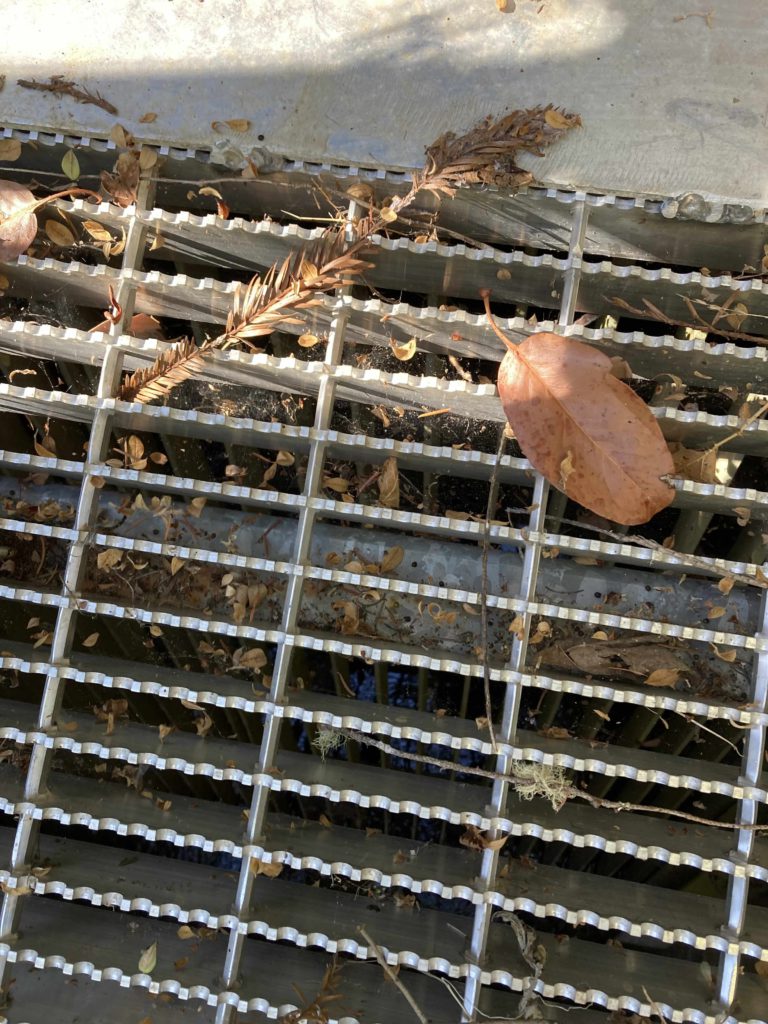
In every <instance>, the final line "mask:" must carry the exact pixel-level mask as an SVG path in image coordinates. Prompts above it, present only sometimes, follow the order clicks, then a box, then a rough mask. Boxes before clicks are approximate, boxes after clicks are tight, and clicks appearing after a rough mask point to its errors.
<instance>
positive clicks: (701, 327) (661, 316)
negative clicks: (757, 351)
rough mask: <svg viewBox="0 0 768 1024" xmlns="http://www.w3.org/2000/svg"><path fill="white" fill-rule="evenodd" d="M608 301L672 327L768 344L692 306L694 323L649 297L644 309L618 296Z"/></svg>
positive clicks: (762, 339) (637, 314) (758, 343)
mask: <svg viewBox="0 0 768 1024" xmlns="http://www.w3.org/2000/svg"><path fill="white" fill-rule="evenodd" d="M608 301H609V302H611V303H612V304H613V305H614V306H618V307H619V309H623V310H624V311H625V312H627V313H631V314H632V315H633V316H636V317H639V318H640V319H642V320H649V319H650V320H658V321H660V322H661V323H663V324H669V325H670V326H671V327H686V328H688V330H691V331H706V332H707V333H708V334H715V335H717V336H718V337H719V338H727V339H728V340H729V341H750V342H752V344H753V345H757V346H759V347H760V348H765V346H766V345H768V340H766V339H765V338H760V337H758V336H757V335H755V334H747V333H745V332H744V331H726V330H724V329H723V328H722V327H717V326H716V325H715V322H712V323H710V321H708V320H705V319H704V317H702V316H701V315H700V314H699V313H697V312H696V310H695V309H693V308H692V306H689V309H691V311H692V313H691V315H692V317H693V323H691V321H690V320H675V319H673V318H672V317H669V316H667V315H666V313H662V311H661V310H660V309H659V308H658V306H655V305H654V304H653V303H652V302H650V301H649V300H648V299H643V308H642V309H640V308H639V307H637V306H630V304H629V303H628V302H625V301H624V299H620V298H618V297H617V296H613V298H611V299H609V300H608ZM689 302H690V300H689Z"/></svg>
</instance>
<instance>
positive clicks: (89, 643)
mask: <svg viewBox="0 0 768 1024" xmlns="http://www.w3.org/2000/svg"><path fill="white" fill-rule="evenodd" d="M98 642H99V634H98V633H91V635H90V636H87V637H86V638H85V640H83V647H95V646H96V644H97V643H98Z"/></svg>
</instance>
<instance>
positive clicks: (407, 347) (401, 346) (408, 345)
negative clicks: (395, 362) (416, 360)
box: [389, 337, 416, 363]
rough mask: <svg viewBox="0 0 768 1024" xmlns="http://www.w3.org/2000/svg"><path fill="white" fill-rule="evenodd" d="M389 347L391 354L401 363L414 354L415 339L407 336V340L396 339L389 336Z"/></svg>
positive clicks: (411, 357)
mask: <svg viewBox="0 0 768 1024" xmlns="http://www.w3.org/2000/svg"><path fill="white" fill-rule="evenodd" d="M389 347H390V349H391V350H392V355H393V356H394V357H395V359H399V360H400V362H401V363H406V362H408V360H409V359H413V357H414V356H415V355H416V339H415V338H409V339H408V341H402V342H401V341H397V339H396V338H393V337H390V339H389Z"/></svg>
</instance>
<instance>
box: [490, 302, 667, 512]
mask: <svg viewBox="0 0 768 1024" xmlns="http://www.w3.org/2000/svg"><path fill="white" fill-rule="evenodd" d="M484 299H485V304H486V312H487V313H488V317H489V319H491V315H490V306H489V303H488V293H487V292H486V293H485V295H484ZM496 331H497V333H498V334H499V335H500V336H501V337H502V338H503V339H504V341H505V343H506V344H507V345H508V351H507V354H506V355H505V356H504V359H503V361H502V363H501V367H500V368H499V380H498V389H499V396H500V398H501V401H502V404H503V406H504V412H505V414H506V416H507V420H508V421H509V424H510V426H511V427H512V430H513V431H514V434H515V438H516V439H517V442H518V444H519V445H520V447H521V448H522V450H523V453H524V454H525V456H526V457H527V458H528V459H529V460H530V462H531V463H532V464H533V466H534V468H535V469H537V470H538V471H539V473H541V474H542V475H543V476H545V477H546V478H547V480H549V482H550V483H551V484H553V485H554V486H555V487H557V488H558V489H559V490H561V491H563V492H564V493H565V494H567V495H568V497H569V498H572V499H573V500H574V501H577V502H578V503H579V504H580V505H583V506H584V508H588V509H590V510H591V511H592V512H595V513H597V515H600V516H603V517H605V518H606V519H610V520H612V521H613V522H616V523H623V524H625V525H635V524H637V523H645V522H647V521H648V520H649V519H651V518H652V517H653V516H654V515H655V514H656V513H657V512H660V511H661V510H662V509H663V508H666V507H667V506H668V505H669V504H670V503H671V502H672V499H673V498H674V496H675V492H674V489H673V488H672V487H670V486H669V484H668V483H666V482H665V481H664V480H663V479H662V477H664V476H671V475H672V474H673V473H674V470H675V467H674V463H673V461H672V456H671V455H670V452H669V449H668V448H667V444H666V441H665V440H664V436H663V434H662V433H661V430H660V428H659V425H658V423H657V422H656V419H655V417H654V415H653V413H652V412H651V410H650V409H649V408H648V406H647V405H646V404H645V402H643V400H642V399H641V398H639V397H638V396H637V395H636V394H635V393H634V391H632V389H631V388H629V387H628V386H627V385H626V384H625V383H624V382H623V381H620V380H618V379H617V378H616V377H614V376H613V374H612V372H611V369H612V366H611V360H610V359H609V358H608V356H606V355H604V354H603V353H602V352H599V351H598V350H597V349H594V348H591V347H590V346H589V345H585V344H583V343H582V342H580V341H575V340H574V339H572V338H564V337H562V336H561V335H559V334H549V333H544V334H534V335H531V336H530V337H529V338H526V340H525V341H523V342H522V343H521V344H520V345H512V343H511V342H509V341H508V339H506V337H505V336H504V335H503V334H502V333H501V331H499V330H498V328H496Z"/></svg>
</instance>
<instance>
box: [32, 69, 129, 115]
mask: <svg viewBox="0 0 768 1024" xmlns="http://www.w3.org/2000/svg"><path fill="white" fill-rule="evenodd" d="M16 84H17V85H20V86H21V87H22V89H36V90H37V91H38V92H52V93H55V94H56V95H57V96H71V97H72V99H73V100H77V102H78V103H90V104H92V106H94V107H101V109H102V110H106V112H107V113H108V114H113V115H114V116H115V117H117V115H118V114H119V113H120V111H119V110H118V109H117V107H116V106H115V105H114V104H113V103H110V102H109V100H105V99H104V97H103V96H102V95H101V94H100V93H98V92H91V91H90V89H84V88H83V87H82V86H79V85H78V84H77V83H76V82H69V81H67V80H66V79H65V78H64V76H63V75H52V76H51V78H50V80H49V81H47V82H37V81H35V79H34V78H33V79H31V80H30V79H26V78H19V79H18V81H17V82H16Z"/></svg>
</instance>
